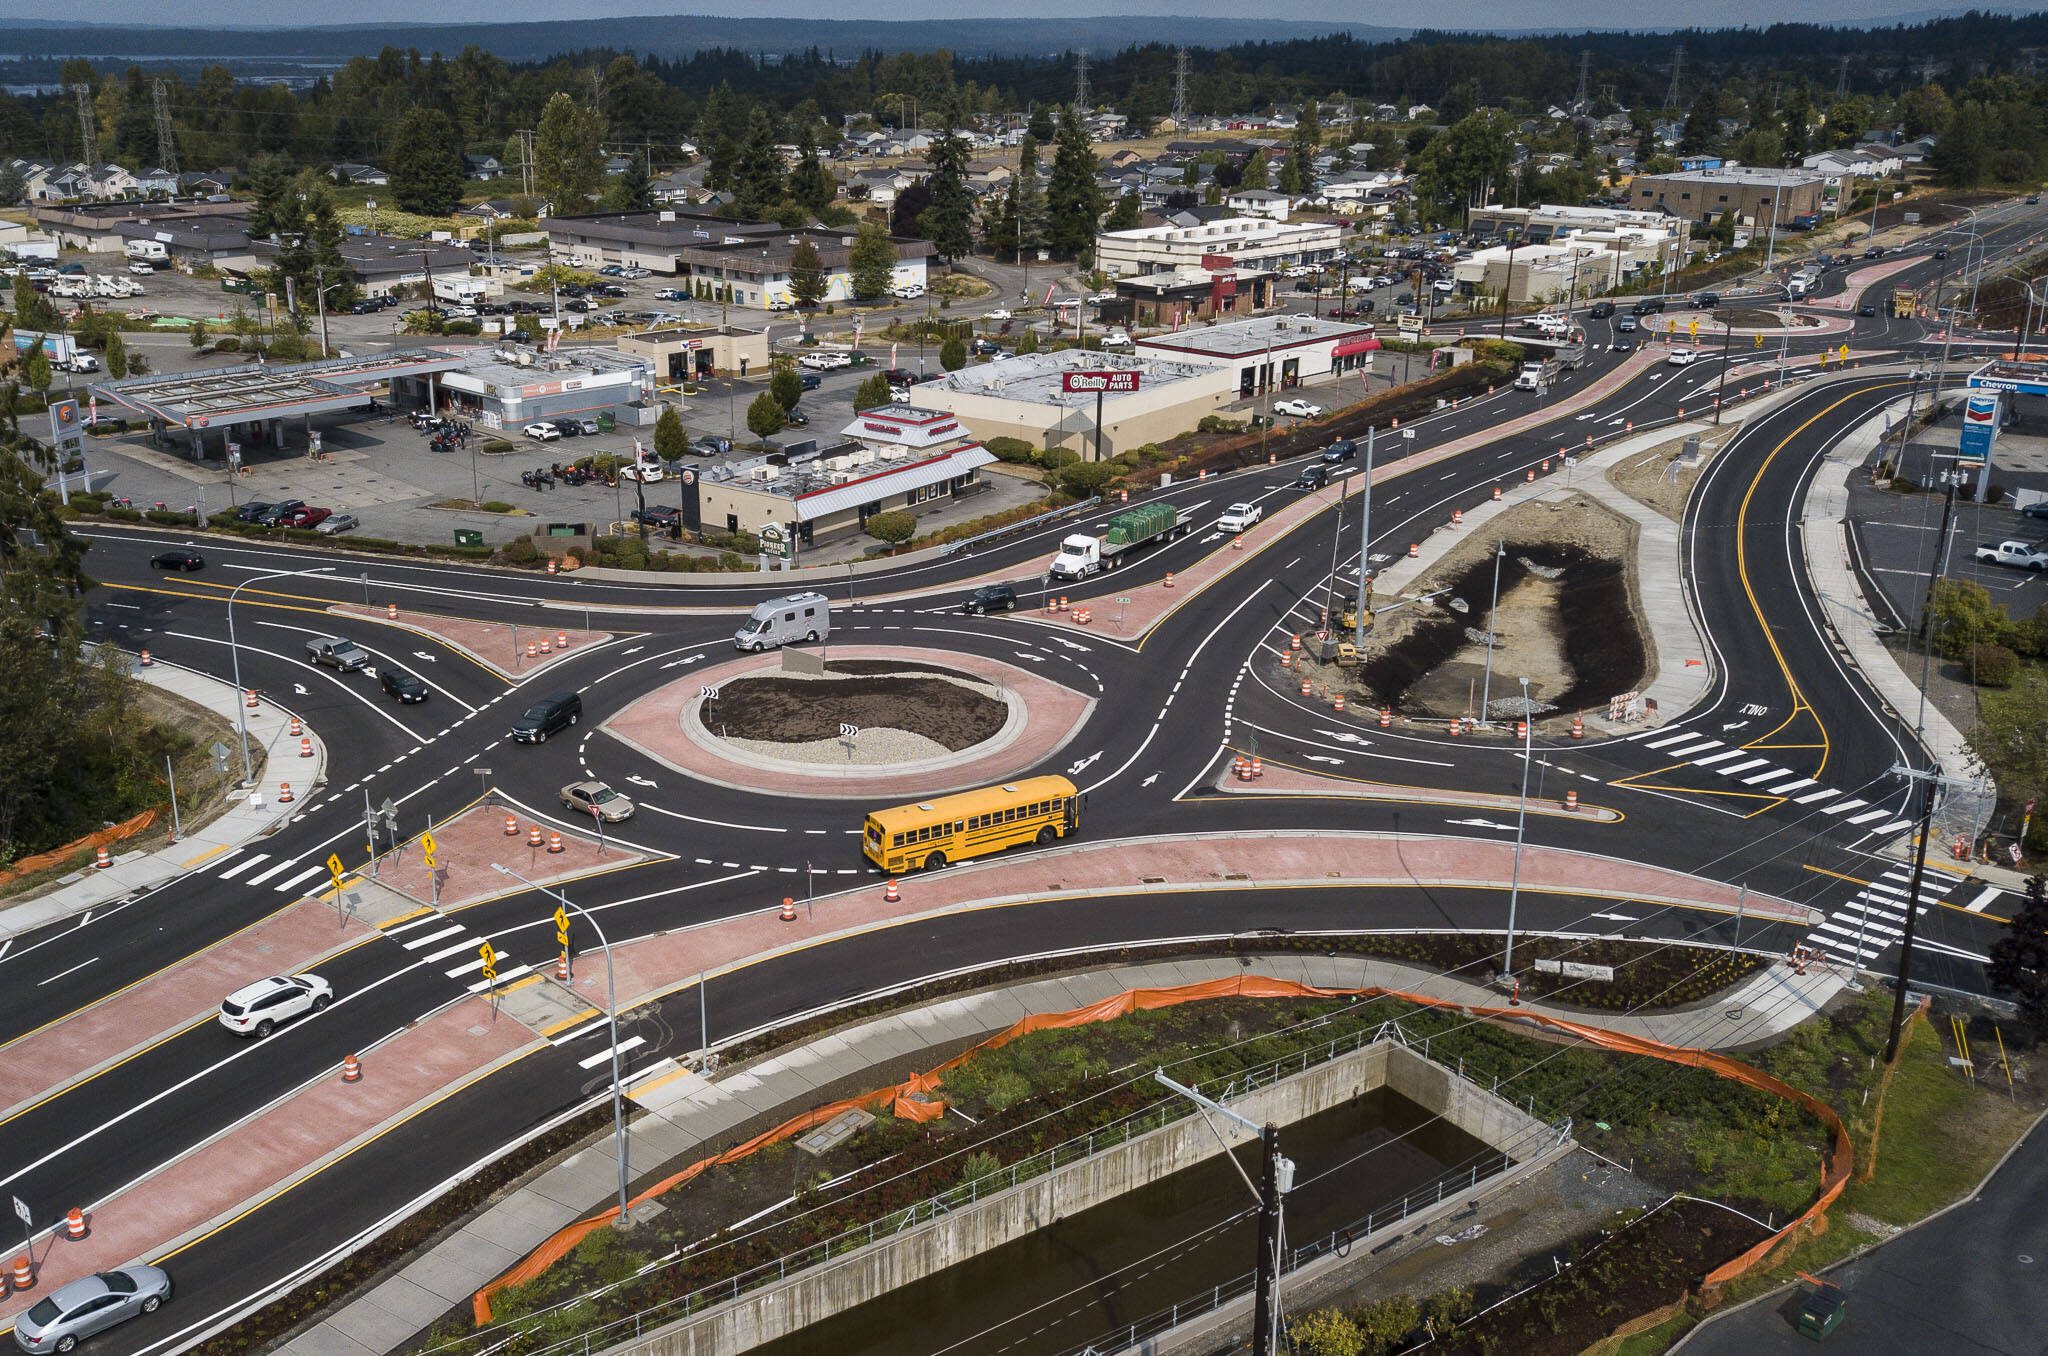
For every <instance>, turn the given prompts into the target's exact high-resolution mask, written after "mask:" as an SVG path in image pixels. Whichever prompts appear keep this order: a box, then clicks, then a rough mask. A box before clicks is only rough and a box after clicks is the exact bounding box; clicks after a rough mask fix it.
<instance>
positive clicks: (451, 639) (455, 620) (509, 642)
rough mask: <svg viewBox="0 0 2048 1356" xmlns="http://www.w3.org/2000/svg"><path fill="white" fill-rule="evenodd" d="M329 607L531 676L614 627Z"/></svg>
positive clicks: (502, 670) (513, 674) (508, 672)
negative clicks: (576, 628) (578, 627)
mask: <svg viewBox="0 0 2048 1356" xmlns="http://www.w3.org/2000/svg"><path fill="white" fill-rule="evenodd" d="M328 611H330V612H341V613H345V614H346V615H348V616H351V617H362V618H364V619H365V620H368V621H378V622H383V623H384V624H385V625H386V626H395V627H397V628H398V629H399V630H401V631H412V632H416V633H417V634H419V635H423V636H429V637H431V638H433V639H434V640H438V641H440V642H441V643H442V644H443V645H447V646H449V647H450V648H452V649H457V650H460V651H462V653H464V654H466V655H468V656H469V657H470V658H471V659H474V660H475V661H476V662H477V663H479V664H481V665H483V666H484V667H485V668H487V669H490V670H491V671H492V672H494V673H498V674H502V675H503V676H504V677H506V678H510V679H512V680H514V681H517V680H518V679H521V678H525V677H530V676H531V675H533V674H536V673H538V672H540V671H541V670H542V669H545V668H547V667H548V666H549V665H551V664H559V663H561V662H562V661H563V660H564V659H573V658H574V657H575V656H577V655H579V654H581V653H582V652H583V651H585V650H588V649H589V648H590V647H591V646H593V645H601V644H603V643H604V642H605V641H607V640H610V639H611V638H612V633H611V632H609V631H574V630H567V629H564V628H561V627H557V626H533V625H520V624H518V623H515V622H492V621H475V620H472V619H470V618H468V617H448V616H443V615H441V614H439V613H435V612H407V611H406V610H405V609H404V608H400V609H399V612H398V615H397V616H396V617H393V616H391V614H390V610H389V609H388V608H382V607H364V606H363V605H362V604H360V603H336V604H334V605H333V606H331V607H330V608H328ZM560 637H566V638H567V639H568V642H569V643H568V646H567V648H563V647H562V646H561V645H560V644H558V643H557V641H558V638H560ZM543 639H545V640H546V641H547V645H548V652H547V653H546V654H542V653H540V645H541V641H542V640H543ZM529 645H531V646H532V647H533V650H534V657H533V658H531V659H529V658H527V657H526V648H527V646H529Z"/></svg>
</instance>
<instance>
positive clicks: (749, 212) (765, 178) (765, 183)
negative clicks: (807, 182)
mask: <svg viewBox="0 0 2048 1356" xmlns="http://www.w3.org/2000/svg"><path fill="white" fill-rule="evenodd" d="M731 186H732V206H733V211H734V212H736V213H738V214H739V215H740V216H742V217H758V216H760V215H762V214H763V213H764V212H766V211H767V210H768V209H769V208H771V207H773V206H774V205H775V204H776V203H778V202H781V201H782V199H783V198H784V196H786V195H785V193H784V188H783V182H782V155H781V153H780V152H778V151H777V150H776V149H775V124H774V123H773V122H772V121H770V120H769V117H768V110H767V109H765V108H763V107H761V106H760V105H759V104H756V105H755V106H754V108H753V110H752V111H751V112H749V113H748V115H747V134H746V137H745V138H744V139H743V140H742V141H741V142H740V146H739V150H738V152H737V153H736V154H735V155H734V156H733V162H732V185H731Z"/></svg>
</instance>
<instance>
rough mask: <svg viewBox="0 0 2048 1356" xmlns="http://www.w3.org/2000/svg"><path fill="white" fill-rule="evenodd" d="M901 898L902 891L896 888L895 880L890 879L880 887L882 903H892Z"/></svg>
mask: <svg viewBox="0 0 2048 1356" xmlns="http://www.w3.org/2000/svg"><path fill="white" fill-rule="evenodd" d="M901 898H903V892H902V891H901V890H898V889H897V888H896V882H895V881H893V880H892V881H890V882H889V883H888V884H887V885H885V886H883V887H882V902H883V903H884V904H894V903H895V902H896V901H897V900H899V899H901Z"/></svg>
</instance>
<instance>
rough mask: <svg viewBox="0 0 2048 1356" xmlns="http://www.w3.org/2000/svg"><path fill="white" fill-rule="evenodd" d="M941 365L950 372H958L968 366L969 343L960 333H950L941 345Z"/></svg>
mask: <svg viewBox="0 0 2048 1356" xmlns="http://www.w3.org/2000/svg"><path fill="white" fill-rule="evenodd" d="M939 366H941V367H943V368H945V369H946V370H947V371H948V372H958V371H959V370H960V369H961V368H963V367H965V366H967V345H966V344H965V343H963V342H962V341H961V339H960V336H959V335H957V334H953V335H948V336H947V337H946V342H945V343H943V344H941V345H940V346H939Z"/></svg>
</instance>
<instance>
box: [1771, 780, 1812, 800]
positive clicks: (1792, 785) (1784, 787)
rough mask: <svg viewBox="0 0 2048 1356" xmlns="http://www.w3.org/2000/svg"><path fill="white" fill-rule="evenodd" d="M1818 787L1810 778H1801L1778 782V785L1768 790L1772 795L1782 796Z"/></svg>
mask: <svg viewBox="0 0 2048 1356" xmlns="http://www.w3.org/2000/svg"><path fill="white" fill-rule="evenodd" d="M1818 785H1820V783H1818V782H1816V781H1815V780H1814V779H1813V778H1811V777H1801V778H1799V779H1798V780H1796V781H1789V782H1780V783H1778V785H1776V786H1774V787H1772V788H1771V789H1770V790H1771V794H1772V795H1774V796H1782V795H1784V794H1786V793H1787V792H1790V791H1803V790H1805V789H1806V788H1807V787H1809V786H1818Z"/></svg>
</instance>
